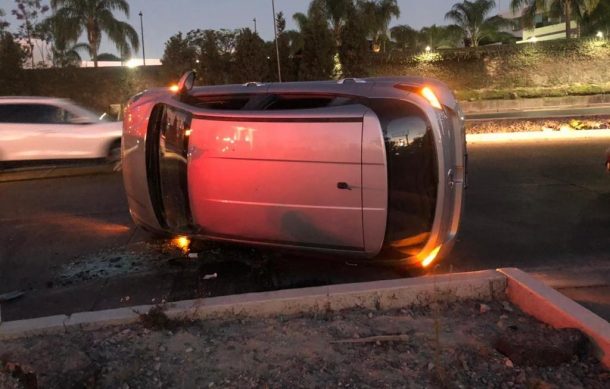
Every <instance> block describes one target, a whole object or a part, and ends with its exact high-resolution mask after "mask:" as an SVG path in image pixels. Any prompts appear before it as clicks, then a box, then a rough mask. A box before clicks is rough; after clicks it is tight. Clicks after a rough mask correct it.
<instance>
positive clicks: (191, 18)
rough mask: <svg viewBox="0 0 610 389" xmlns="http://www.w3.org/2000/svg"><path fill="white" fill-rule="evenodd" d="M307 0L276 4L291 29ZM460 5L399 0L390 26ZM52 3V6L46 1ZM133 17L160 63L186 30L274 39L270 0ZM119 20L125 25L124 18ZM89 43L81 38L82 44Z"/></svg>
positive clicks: (163, 3) (193, 1)
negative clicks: (254, 32) (253, 32)
mask: <svg viewBox="0 0 610 389" xmlns="http://www.w3.org/2000/svg"><path fill="white" fill-rule="evenodd" d="M509 1H510V0H500V1H497V0H496V4H498V7H499V8H501V9H502V10H505V9H507V8H508V4H509ZM309 2H310V1H309V0H275V8H276V9H275V10H276V12H280V11H282V12H284V15H285V17H286V20H287V29H294V28H296V26H295V24H294V22H293V20H292V15H293V14H294V13H296V12H307V6H308V5H309ZM456 2H457V0H398V4H399V6H400V10H401V15H400V18H398V20H396V19H395V20H393V21H392V23H391V25H397V24H408V25H410V26H411V27H414V28H416V29H419V28H421V27H424V26H427V25H431V24H446V22H445V19H444V15H445V13H446V12H447V11H448V10H449V9H450V8H451V6H452V5H453V4H454V3H456ZM46 3H48V1H47V2H46ZM129 4H130V7H131V14H130V18H129V19H128V21H129V22H130V23H131V24H132V26H133V27H134V28H136V30H137V31H138V33H139V31H140V17H139V16H138V13H139V12H140V11H142V13H143V14H144V40H145V46H146V57H147V58H159V57H161V55H162V54H163V48H164V43H165V42H166V41H167V39H168V38H169V37H170V36H172V35H174V34H175V33H177V32H178V31H182V32H183V33H186V32H188V31H190V30H192V29H197V28H200V29H221V28H228V29H237V28H243V27H250V28H251V29H254V22H253V19H254V18H256V20H257V29H258V33H259V34H260V35H261V37H262V38H263V39H265V40H271V39H273V14H272V11H271V0H130V1H129ZM13 8H14V1H13V0H0V9H3V10H4V11H5V13H6V14H7V16H6V19H7V21H9V22H10V23H11V26H10V27H9V30H10V31H13V30H15V29H16V28H17V25H18V23H17V22H16V21H15V20H14V18H13V17H12V16H11V10H12V9H13ZM119 19H122V20H125V19H124V18H123V17H122V16H120V17H119ZM84 39H85V38H84V37H82V38H81V40H84ZM100 51H101V52H111V53H116V49H115V48H114V45H112V44H110V43H108V42H107V41H106V40H104V41H103V42H102V48H101V50H100Z"/></svg>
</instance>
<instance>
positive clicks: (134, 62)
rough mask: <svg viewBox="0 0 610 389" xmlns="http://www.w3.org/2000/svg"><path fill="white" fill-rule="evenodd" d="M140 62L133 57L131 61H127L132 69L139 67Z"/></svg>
mask: <svg viewBox="0 0 610 389" xmlns="http://www.w3.org/2000/svg"><path fill="white" fill-rule="evenodd" d="M139 64H140V61H138V60H137V59H135V58H132V59H130V60H129V61H127V67H128V68H130V69H133V68H135V67H137V66H138V65H139Z"/></svg>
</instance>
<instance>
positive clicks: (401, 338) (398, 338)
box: [330, 335, 409, 344]
mask: <svg viewBox="0 0 610 389" xmlns="http://www.w3.org/2000/svg"><path fill="white" fill-rule="evenodd" d="M408 340H409V335H378V336H368V337H366V338H353V339H342V340H334V341H332V342H330V343H332V344H340V343H379V344H380V343H381V342H406V341H408Z"/></svg>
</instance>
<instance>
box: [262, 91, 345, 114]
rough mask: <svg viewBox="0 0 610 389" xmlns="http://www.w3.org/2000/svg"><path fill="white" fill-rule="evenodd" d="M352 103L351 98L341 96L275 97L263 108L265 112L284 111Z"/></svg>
mask: <svg viewBox="0 0 610 389" xmlns="http://www.w3.org/2000/svg"><path fill="white" fill-rule="evenodd" d="M353 103H354V99H353V98H350V97H343V96H298V95H297V96H295V95H276V96H275V97H274V99H273V100H272V101H271V102H270V103H269V104H268V105H267V106H266V107H265V110H269V111H276V110H285V109H314V108H325V107H337V106H341V105H348V104H353Z"/></svg>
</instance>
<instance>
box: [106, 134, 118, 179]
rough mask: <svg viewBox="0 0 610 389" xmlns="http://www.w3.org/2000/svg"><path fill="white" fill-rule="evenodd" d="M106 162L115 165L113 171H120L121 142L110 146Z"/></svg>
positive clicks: (115, 142) (116, 141)
mask: <svg viewBox="0 0 610 389" xmlns="http://www.w3.org/2000/svg"><path fill="white" fill-rule="evenodd" d="M106 162H108V163H109V164H111V165H113V168H112V170H114V171H120V170H121V167H122V164H121V140H120V139H117V140H115V141H114V142H112V143H111V144H110V147H108V153H107V154H106Z"/></svg>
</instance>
